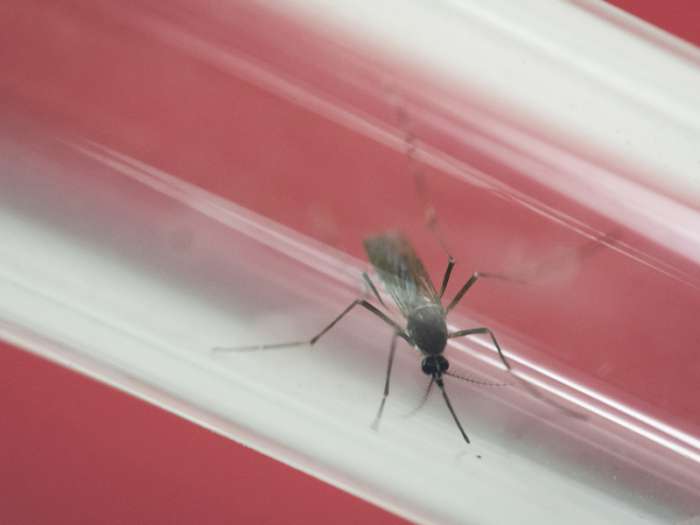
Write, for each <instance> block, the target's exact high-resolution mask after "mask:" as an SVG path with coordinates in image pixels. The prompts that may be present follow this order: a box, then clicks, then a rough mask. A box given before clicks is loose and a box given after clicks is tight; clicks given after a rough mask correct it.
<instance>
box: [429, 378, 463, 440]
mask: <svg viewBox="0 0 700 525" xmlns="http://www.w3.org/2000/svg"><path fill="white" fill-rule="evenodd" d="M435 383H437V386H438V387H439V388H440V391H441V392H442V397H443V399H444V400H445V404H446V405H447V408H448V409H449V411H450V414H452V419H454V420H455V423H457V428H459V431H460V432H461V433H462V437H463V438H464V441H466V442H467V443H469V438H468V437H467V433H466V432H465V431H464V428H462V423H460V422H459V419H458V418H457V414H455V411H454V409H453V408H452V403H450V398H449V397H447V392H446V391H445V384H444V383H443V382H442V377H436V378H435Z"/></svg>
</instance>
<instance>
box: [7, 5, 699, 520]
mask: <svg viewBox="0 0 700 525" xmlns="http://www.w3.org/2000/svg"><path fill="white" fill-rule="evenodd" d="M613 3H614V4H616V5H619V6H620V7H622V8H624V9H626V10H629V11H630V12H632V13H633V14H636V15H637V16H640V17H642V18H645V19H647V20H649V21H650V22H652V23H655V24H657V25H659V26H660V27H662V28H664V29H667V30H670V31H672V32H675V33H676V34H678V35H679V36H681V37H682V38H685V39H687V40H690V41H692V42H695V43H698V42H699V41H700V8H699V7H698V6H697V3H696V2H692V1H690V0H687V1H681V0H674V1H672V2H663V3H660V2H654V1H647V2H642V1H629V2H625V1H617V2H613ZM11 4H12V2H8V3H7V4H6V5H5V7H4V8H0V15H2V16H6V15H7V14H8V13H10V12H12V11H13V8H12V6H11ZM78 4H79V3H78ZM20 5H22V4H20V3H19V2H16V5H15V7H14V11H16V12H17V13H21V12H22V11H23V8H21V7H19V6H20ZM8 6H10V7H9V8H8ZM47 16H48V17H50V16H52V15H51V13H49V14H48V15H47ZM20 18H22V17H18V20H19V19H20ZM10 19H12V16H10V17H6V21H7V20H10ZM25 22H26V20H25ZM34 22H35V21H34V20H32V24H34ZM35 27H36V26H35ZM3 32H4V33H5V38H10V37H9V36H8V34H9V35H12V32H8V31H3ZM37 35H39V40H38V42H37ZM41 35H42V32H41V31H36V30H34V31H32V32H31V38H28V39H27V41H23V40H22V38H21V36H20V35H19V34H16V35H15V36H18V37H19V39H18V42H17V43H19V44H21V45H22V46H26V47H27V48H30V47H32V46H40V45H41V40H40V37H41ZM47 38H48V37H47ZM3 46H7V42H5V43H3ZM47 67H48V65H47ZM3 76H6V77H7V78H10V77H11V76H12V72H11V70H9V71H8V70H7V69H5V71H4V72H3ZM52 89H53V88H52V86H51V85H47V86H46V90H47V91H46V95H47V96H49V97H50V94H51V93H52ZM87 91H89V90H87ZM86 96H87V95H86ZM101 96H105V97H109V96H110V94H109V93H106V94H105V93H102V94H101ZM88 98H89V97H88ZM212 98H215V97H214V96H213V97H212ZM65 107H66V108H67V110H66V112H67V113H66V114H65V115H63V117H64V118H67V119H68V120H71V121H72V124H73V125H74V126H78V127H79V128H80V127H81V125H84V124H85V123H81V122H79V121H80V120H81V118H82V116H81V115H82V114H83V113H82V109H81V108H80V107H79V106H75V105H71V104H70V103H68V102H67V103H66V106H65ZM78 109H80V111H78ZM83 109H84V108H83ZM132 109H134V110H135V111H144V112H146V111H148V110H149V108H132ZM156 109H157V108H156ZM156 109H151V110H154V111H155V110H156ZM71 111H74V113H71ZM323 140H324V137H319V141H323ZM146 142H148V141H146ZM148 153H149V154H151V155H155V154H156V153H154V152H152V151H151V152H148ZM232 154H236V153H232ZM351 154H352V152H348V155H351ZM179 168H180V169H182V170H187V169H188V168H187V167H186V166H179ZM241 191H244V188H243V189H242V190H241ZM251 191H252V190H251ZM255 191H259V188H256V189H255ZM290 191H291V190H290ZM270 206H272V207H275V206H277V204H276V203H274V202H272V203H271V204H270ZM322 212H323V210H320V212H319V213H322ZM380 222H381V221H380ZM322 234H323V232H321V233H320V234H319V236H321V237H323V235H322ZM340 244H341V247H344V246H342V243H340ZM28 385H29V386H28ZM0 413H1V414H2V420H3V423H4V424H3V425H2V443H1V445H0V466H1V471H0V517H2V521H3V522H5V523H16V524H23V523H134V522H136V523H192V522H201V523H218V522H230V521H232V520H234V521H236V522H254V523H298V522H302V521H304V522H312V523H314V522H324V523H325V522H327V521H329V520H332V521H333V522H337V523H368V522H369V523H392V522H397V523H398V522H400V521H401V520H399V519H398V518H396V517H394V516H392V515H390V514H388V513H386V512H384V511H382V510H380V509H378V508H376V507H374V506H372V505H370V504H368V503H366V502H363V501H361V500H359V499H357V498H354V497H352V496H349V495H347V494H345V493H343V492H341V491H339V490H337V489H335V488H333V487H330V486H328V485H326V484H324V483H322V482H319V481H317V480H315V479H312V478H310V477H308V476H306V475H304V474H301V473H299V472H297V471H295V470H293V469H290V468H288V467H286V466H285V465H282V464H279V463H277V462H275V461H273V460H270V459H268V458H265V457H263V456H261V455H259V454H257V453H255V452H252V451H250V450H249V449H246V448H244V447H241V446H239V445H237V444H235V443H233V442H231V441H229V440H226V439H224V438H221V437H219V436H217V435H215V434H213V433H211V432H209V431H207V430H204V429H201V428H199V427H196V426H194V425H192V424H191V423H189V422H187V421H184V420H181V419H179V418H177V417H175V416H173V415H171V414H169V413H166V412H164V411H162V410H160V409H158V408H155V407H152V406H150V405H147V404H145V403H143V402H141V401H139V400H136V399H133V398H131V397H128V396H125V395H124V394H122V393H120V392H117V391H115V390H113V389H111V388H109V387H106V386H104V385H101V384H98V383H96V382H94V381H92V380H90V379H86V378H84V377H82V376H80V375H77V374H75V373H73V372H70V371H67V370H65V369H62V368H60V367H57V366H55V365H53V364H50V363H47V362H45V361H43V360H41V359H38V358H36V357H33V356H31V355H29V354H26V353H24V352H22V351H20V350H17V349H15V348H13V347H10V346H7V345H1V346H0Z"/></svg>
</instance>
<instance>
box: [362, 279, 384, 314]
mask: <svg viewBox="0 0 700 525" xmlns="http://www.w3.org/2000/svg"><path fill="white" fill-rule="evenodd" d="M362 278H363V279H364V280H365V282H366V283H367V285H368V286H369V288H370V290H372V293H373V294H374V296H375V297H376V298H377V301H379V304H381V305H382V306H383V307H384V308H386V305H385V304H384V301H382V298H381V296H380V295H379V292H378V291H377V288H376V286H374V283H373V282H372V279H370V278H369V275H367V272H362Z"/></svg>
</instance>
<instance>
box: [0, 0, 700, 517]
mask: <svg viewBox="0 0 700 525" xmlns="http://www.w3.org/2000/svg"><path fill="white" fill-rule="evenodd" d="M316 4H318V5H316ZM348 5H349V4H348ZM392 5H393V4H392V2H380V3H378V4H377V6H376V7H375V8H372V9H370V7H369V4H367V5H363V6H362V7H358V8H357V9H355V10H347V11H345V10H344V9H345V3H344V2H337V3H336V4H334V6H332V7H331V6H329V5H326V4H324V3H323V2H318V3H306V4H305V6H299V5H297V4H296V3H295V2H284V3H280V4H275V5H274V6H270V5H258V4H250V3H235V2H234V3H231V4H226V5H218V4H217V6H216V7H214V6H213V5H211V6H208V7H203V6H201V5H197V6H194V5H190V4H189V3H188V2H185V1H179V2H172V3H169V4H168V5H167V6H165V5H164V4H163V5H161V4H160V3H156V2H153V3H148V2H146V3H142V4H139V5H137V6H129V7H128V8H127V7H125V6H124V5H121V4H113V5H110V4H100V5H92V4H88V3H81V2H76V4H75V5H73V6H71V7H66V6H64V5H60V6H59V5H54V6H51V7H46V6H39V5H34V4H31V3H28V4H26V5H25V6H24V7H22V8H18V9H17V12H18V13H19V15H18V16H17V20H15V24H14V25H13V27H12V28H9V27H8V28H6V29H7V31H5V32H4V34H5V37H4V38H5V39H7V40H12V41H13V42H14V43H15V44H16V46H18V48H19V47H21V46H22V44H23V42H24V41H23V39H28V38H30V36H29V35H28V33H26V32H25V30H26V28H27V27H29V25H32V24H33V25H32V27H34V28H35V29H34V30H35V31H37V29H36V28H38V31H39V32H41V34H42V36H43V40H42V43H40V44H39V45H36V46H33V47H32V46H28V47H23V49H24V50H25V51H24V53H25V54H24V56H23V57H22V60H15V61H14V62H13V61H12V57H13V56H18V55H16V54H15V55H13V54H12V53H6V54H5V56H4V58H2V60H3V61H7V64H5V65H8V64H10V63H11V64H12V66H13V67H12V68H11V69H9V71H11V73H7V74H6V80H5V82H4V83H3V85H2V87H1V89H2V97H3V100H4V101H5V103H4V104H3V105H2V106H1V107H0V111H1V112H2V113H1V122H2V123H1V124H0V184H1V186H2V191H1V193H0V217H1V219H0V228H1V231H0V238H2V239H3V243H2V245H0V334H1V335H2V336H3V337H4V338H6V339H8V340H10V341H12V342H14V343H17V344H19V345H21V346H23V347H24V348H27V349H28V350H30V351H33V352H37V353H40V354H42V355H45V356H47V357H49V358H51V359H54V360H58V361H60V362H62V363H64V364H65V365H66V366H70V367H73V368H76V369H79V370H82V371H84V372H85V373H88V374H91V375H93V376H96V377H99V378H100V379H102V380H104V381H107V382H110V383H111V384H114V385H116V386H118V387H120V388H123V389H125V390H127V391H129V392H132V393H134V394H135V395H138V396H141V397H144V398H147V399H149V400H151V401H152V402H154V403H157V404H159V405H161V406H164V407H166V408H168V409H170V410H173V411H176V412H178V413H180V414H182V415H183V416H184V417H188V418H190V419H192V420H194V421H196V422H198V423H200V424H203V425H206V426H208V427H210V428H212V429H214V430H216V431H218V432H221V433H224V434H226V435H229V436H231V437H232V438H233V439H236V440H238V441H240V442H243V443H245V444H247V445H250V446H251V447H254V448H255V449H257V450H260V451H263V452H265V453H267V454H269V455H271V456H273V457H275V458H277V459H280V460H281V461H284V462H287V463H289V464H292V465H294V466H296V467H298V468H301V469H303V470H305V471H307V472H310V473H312V474H313V475H316V476H318V477H321V478H322V479H326V480H328V481H330V482H332V483H334V484H336V485H338V486H340V487H343V488H346V489H347V490H350V491H351V492H353V493H355V494H358V495H360V496H362V497H364V498H367V499H369V500H371V501H374V502H376V503H378V504H379V505H382V506H383V507H385V508H388V509H390V510H392V511H394V512H397V513H399V514H401V515H403V516H406V517H408V518H410V519H413V520H416V521H419V522H426V523H427V522H436V523H484V524H485V523H508V522H516V523H562V522H566V523H673V522H681V521H683V520H689V519H691V518H692V517H693V516H695V515H697V514H698V513H700V507H699V504H698V501H700V498H699V497H698V495H699V492H700V479H698V478H699V476H700V469H699V468H698V462H700V424H699V422H698V413H700V412H699V408H700V406H699V401H698V400H699V399H700V398H699V397H698V395H697V388H698V387H697V385H698V384H700V359H698V358H697V343H698V340H699V337H700V329H699V328H698V326H697V322H696V317H697V311H698V306H700V296H699V295H698V293H699V292H698V288H699V287H700V274H699V272H698V254H699V253H700V242H698V238H697V232H698V231H700V229H698V226H699V224H698V222H699V217H700V216H699V215H698V199H697V193H696V190H697V182H696V181H697V179H696V178H693V177H692V173H694V172H693V170H695V171H697V168H698V166H700V162H699V159H698V149H697V148H696V147H695V145H697V143H698V138H699V136H700V134H699V133H698V130H699V129H700V117H699V116H698V114H697V107H700V106H698V105H697V102H698V100H697V99H698V93H700V89H698V88H700V73H699V72H698V67H697V64H698V53H697V50H695V49H693V48H690V47H689V46H685V45H684V44H681V43H680V42H677V41H675V40H673V39H672V38H671V37H668V36H665V35H658V34H656V33H653V32H652V31H651V30H650V29H648V28H646V27H645V26H641V27H642V29H643V31H641V30H638V31H631V30H630V25H633V24H635V23H636V22H632V21H630V20H622V22H624V23H621V22H620V19H619V18H620V15H619V14H616V13H614V12H612V11H611V12H605V10H602V11H603V14H606V16H602V15H601V10H600V9H598V10H597V11H598V12H595V11H593V10H591V9H586V8H584V7H585V4H584V7H581V6H577V5H576V4H569V3H561V4H559V3H557V4H552V5H549V6H547V7H544V6H543V7H541V8H540V9H541V10H542V11H537V10H535V11H534V12H533V13H530V14H527V15H525V14H522V13H520V12H519V8H518V7H516V6H514V5H513V4H512V3H509V4H507V5H508V6H510V7H507V6H506V4H504V5H503V6H500V5H499V4H489V6H482V5H481V4H479V3H464V4H462V3H458V2H441V3H440V4H439V5H438V6H431V7H430V9H428V8H427V4H426V5H423V4H422V3H421V2H409V3H406V4H405V6H404V8H403V9H404V11H403V15H402V16H401V17H398V18H397V19H396V20H395V21H394V23H393V25H392V24H389V23H388V22H387V20H388V18H389V17H388V13H389V12H390V11H391V8H392ZM312 7H316V10H315V11H313V12H306V11H311V10H312V9H311V8H312ZM348 9H349V8H348ZM545 11H546V12H547V13H548V14H549V15H550V16H551V20H555V21H556V20H558V21H560V22H561V23H562V24H564V22H569V23H571V24H572V25H571V26H567V27H570V29H569V31H568V33H571V34H569V35H565V34H564V33H567V31H565V30H564V29H562V27H564V26H557V27H555V28H554V29H557V30H556V31H555V30H553V32H552V33H551V34H549V35H548V36H547V37H544V36H542V34H541V33H538V27H539V24H540V22H539V21H538V20H540V18H541V17H538V16H536V15H537V14H538V13H539V14H540V15H541V14H542V13H543V12H545ZM349 13H352V14H349ZM616 17H617V18H616ZM29 20H31V24H29V22H28V21H29ZM416 20H420V21H421V22H420V23H417V22H416ZM611 20H612V21H611ZM362 21H365V22H366V24H362V23H361V22H362ZM516 21H517V22H518V23H517V24H516ZM382 22H385V24H384V25H382ZM574 22H575V23H574ZM613 22H615V23H613ZM23 24H24V25H23ZM402 24H403V25H402ZM405 24H409V26H410V24H413V27H416V28H418V29H417V30H416V32H415V35H414V36H415V38H412V39H409V38H407V37H406V31H407V29H406V28H407V27H408V26H406V25H405ZM571 28H573V29H571ZM379 29H381V32H380V31H379ZM436 31H437V32H438V33H436ZM380 33H381V35H382V38H379V37H378V36H377V35H378V34H380ZM436 34H440V35H441V40H440V42H438V43H436V44H435V46H433V47H430V46H427V41H429V40H430V37H431V36H432V38H435V35H436ZM465 34H467V35H468V36H466V37H465V36H464V35H465ZM402 35H403V36H402ZM586 35H588V36H589V37H590V36H592V35H595V36H596V37H597V39H596V40H593V41H590V45H588V46H581V45H579V44H580V42H581V40H579V38H584V37H585V36H586ZM650 35H653V37H654V38H651V36H650ZM567 37H570V38H567ZM659 39H661V40H663V44H664V45H660V44H659V43H658V42H659ZM611 43H612V44H614V45H615V46H617V47H616V48H617V49H621V50H624V53H625V57H626V60H625V61H624V63H622V62H618V60H617V59H616V58H615V57H611V56H608V55H606V54H604V53H603V52H602V50H603V49H604V48H605V46H606V45H610V44H611ZM448 45H449V46H452V47H444V46H448ZM441 46H443V47H441ZM460 46H462V47H460ZM448 50H451V51H450V52H449V53H448ZM465 50H470V52H469V53H465ZM450 53H452V54H453V55H454V56H448V55H450ZM446 54H447V55H446ZM54 55H55V56H61V57H64V58H65V57H66V56H70V57H71V58H70V59H69V60H68V61H67V62H65V61H64V62H63V63H62V66H61V67H60V68H57V69H53V68H52V67H51V64H52V63H53V61H54V59H55V56H54ZM440 57H442V58H440ZM572 57H577V58H576V59H573V58H572ZM644 64H647V65H650V66H649V67H650V68H656V69H654V70H655V71H662V72H663V74H662V75H659V77H657V78H655V79H654V81H653V82H651V81H650V80H649V79H646V80H645V79H644V78H643V77H644V74H645V73H644V71H641V72H640V71H639V70H638V69H637V66H641V65H644ZM450 65H451V66H452V68H451V67H450ZM5 70H6V71H8V68H5ZM87 78H90V82H87V81H86V79H87ZM640 78H642V80H640ZM669 85H670V86H675V87H676V89H675V90H670V91H667V90H665V89H666V87H667V86H669ZM567 108H568V109H567ZM594 123H597V128H595V129H593V125H594ZM407 137H409V139H408V140H407ZM411 140H412V141H413V142H412V144H413V145H414V146H415V151H412V152H410V153H407V150H409V149H411ZM411 157H412V158H413V160H411ZM415 170H419V171H420V173H421V176H420V179H419V180H421V181H423V182H424V188H422V187H421V186H420V185H416V180H417V179H416V173H415ZM421 188H422V189H421ZM431 209H434V210H435V213H436V216H437V218H438V221H439V223H438V224H439V228H440V233H441V235H442V237H443V239H444V242H445V245H446V246H447V249H448V250H449V251H450V253H451V254H452V255H453V256H454V257H455V259H456V261H457V266H456V269H455V272H454V273H453V276H452V280H451V284H450V286H449V287H448V290H447V293H446V295H447V296H448V297H451V296H453V295H454V294H455V293H456V292H457V290H458V289H459V286H461V285H462V284H463V283H464V282H466V280H467V279H468V278H469V276H470V275H471V274H472V273H473V272H474V271H482V272H498V273H502V274H506V275H508V276H510V277H512V278H513V279H512V281H513V282H509V281H504V280H495V279H491V280H489V279H482V280H480V281H479V282H478V283H477V284H476V285H475V286H474V287H473V289H471V290H470V291H469V293H468V294H467V295H466V296H465V298H464V300H463V301H462V302H461V303H460V305H459V307H458V308H456V309H455V310H454V311H453V312H451V314H450V317H449V323H450V327H451V328H453V329H458V328H468V327H471V326H488V327H490V328H491V329H492V330H493V332H494V333H495V334H496V335H497V337H498V340H499V341H500V342H501V344H502V346H503V348H504V351H505V353H506V355H507V357H508V359H509V361H510V362H511V363H512V364H513V372H512V373H506V372H505V371H504V370H503V367H502V365H500V362H499V360H498V358H497V355H496V352H495V348H494V347H493V345H492V344H491V343H490V342H489V341H488V340H485V339H480V338H474V339H468V340H457V341H454V343H450V346H449V347H448V349H447V352H446V355H447V356H448V357H449V359H450V361H451V363H452V366H453V367H454V369H455V370H458V371H459V373H462V374H465V375H469V376H470V377H474V378H475V379H478V380H481V381H489V382H506V383H508V386H507V387H482V386H477V385H472V384H468V383H464V382H460V381H458V380H453V381H449V382H447V381H446V382H447V383H448V386H447V387H448V390H449V393H450V395H451V396H452V399H453V403H454V405H455V408H456V410H457V413H458V414H459V416H460V418H461V419H462V422H463V424H464V426H465V428H466V430H467V432H468V433H469V435H470V437H471V441H472V444H471V445H466V444H465V443H464V442H463V441H461V438H460V436H459V433H458V431H457V429H456V428H455V426H454V423H453V421H452V420H451V418H450V415H449V412H448V411H447V409H446V407H445V405H444V403H443V402H442V400H441V399H440V397H439V396H438V395H433V396H432V397H431V398H430V400H429V401H428V403H427V404H426V406H425V407H424V408H423V409H422V410H420V411H418V412H417V413H415V414H413V415H411V416H410V417H407V416H406V414H407V413H409V412H411V410H412V409H413V408H414V407H415V406H416V404H417V403H418V402H419V401H420V399H421V396H422V395H423V392H424V389H425V387H426V384H427V378H426V377H425V376H424V375H423V374H422V373H421V371H420V367H419V362H420V356H419V355H418V353H417V352H416V351H415V350H413V349H411V348H408V347H407V346H406V345H404V344H402V346H401V347H400V348H399V352H398V356H397V361H396V364H395V367H394V370H393V375H392V384H391V394H390V397H389V399H388V403H387V408H386V411H385V414H384V418H383V420H382V422H381V426H380V428H379V430H378V431H376V432H375V431H373V430H372V429H371V428H370V423H371V422H372V419H373V417H374V415H375V412H376V410H377V407H378V405H379V400H380V398H381V392H382V388H383V383H384V375H385V366H386V359H387V355H388V350H389V348H388V347H389V340H390V336H391V330H390V329H388V328H387V327H386V326H385V325H383V324H382V323H381V322H380V321H378V320H377V319H376V318H374V317H372V316H371V315H370V314H368V313H366V312H359V311H358V312H353V313H352V314H350V315H348V316H347V318H345V319H343V321H342V322H340V323H339V324H338V325H337V327H335V328H334V329H333V330H332V332H329V333H328V334H327V335H325V336H324V338H323V339H322V340H321V341H320V342H319V343H318V344H317V346H316V347H315V348H314V349H313V350H307V349H303V348H297V349H288V350H279V351H270V352H259V353H246V354H215V353H213V352H212V348H214V347H217V346H234V345H245V344H256V343H275V342H283V341H294V340H298V339H304V338H307V337H311V336H312V335H314V334H315V333H317V332H318V330H319V329H321V328H322V327H323V326H325V325H326V324H327V323H328V322H329V321H330V320H332V319H333V318H334V317H335V316H336V315H337V314H338V313H340V312H341V311H342V310H343V309H344V308H345V307H346V306H347V305H348V304H350V303H351V301H353V300H354V299H356V298H357V297H358V296H367V295H368V292H367V290H366V289H364V288H363V283H362V278H361V273H362V271H363V270H366V269H368V265H367V263H366V262H363V261H365V260H366V259H365V257H364V255H363V252H362V239H363V238H366V237H367V236H368V235H371V234H375V233H377V232H381V231H386V230H391V229H398V230H401V231H402V232H404V233H405V234H406V235H407V237H408V238H410V239H411V240H412V242H413V244H414V246H415V248H416V251H417V253H418V254H420V256H421V257H422V259H423V260H424V262H425V264H426V267H427V268H428V271H429V272H430V274H431V275H432V276H433V279H434V281H435V282H436V284H439V282H440V279H441V277H442V272H443V271H444V268H445V265H446V255H445V253H444V251H443V249H442V248H441V246H440V243H439V242H438V239H436V236H435V235H433V234H432V233H431V231H430V230H429V229H428V228H426V227H425V214H426V210H428V214H430V210H431ZM370 298H371V296H370ZM386 300H388V297H387V296H385V301H386ZM389 313H390V315H392V316H393V317H394V318H396V319H397V320H400V319H401V316H400V315H399V312H398V311H397V310H395V309H392V308H390V309H389ZM434 394H435V393H434Z"/></svg>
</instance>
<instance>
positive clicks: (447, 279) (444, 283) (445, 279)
mask: <svg viewBox="0 0 700 525" xmlns="http://www.w3.org/2000/svg"><path fill="white" fill-rule="evenodd" d="M454 267H455V260H454V257H452V256H451V255H448V256H447V268H446V269H445V275H444V276H443V277H442V285H441V286H440V299H442V296H443V295H445V290H446V289H447V283H448V282H450V275H452V269H453V268H454Z"/></svg>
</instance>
